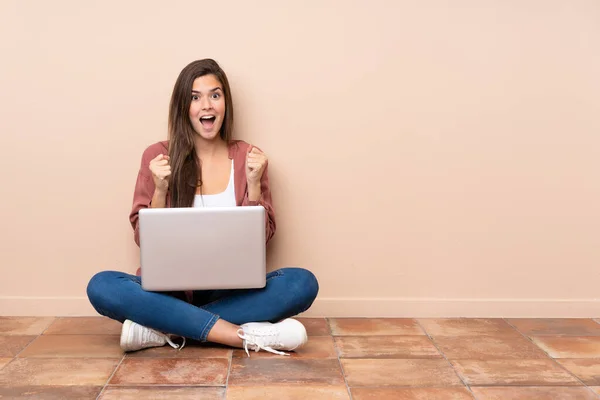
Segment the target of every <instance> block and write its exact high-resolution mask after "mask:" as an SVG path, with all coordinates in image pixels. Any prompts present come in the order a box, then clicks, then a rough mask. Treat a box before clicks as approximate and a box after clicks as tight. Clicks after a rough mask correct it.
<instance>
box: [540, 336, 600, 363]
mask: <svg viewBox="0 0 600 400" xmlns="http://www.w3.org/2000/svg"><path fill="white" fill-rule="evenodd" d="M531 339H532V340H533V342H534V343H535V344H537V345H538V346H539V347H540V348H541V349H543V350H544V351H545V352H547V353H548V354H549V355H550V356H551V357H553V358H600V337H594V336H587V337H580V336H578V337H565V336H563V337H558V336H534V337H532V338H531Z"/></svg>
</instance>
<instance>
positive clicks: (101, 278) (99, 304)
mask: <svg viewBox="0 0 600 400" xmlns="http://www.w3.org/2000/svg"><path fill="white" fill-rule="evenodd" d="M122 276H123V273H122V272H118V271H102V272H98V273H97V274H95V275H94V276H93V277H92V279H90V281H89V282H88V285H87V289H86V293H87V296H88V299H89V301H90V303H91V304H92V306H93V307H94V308H95V309H96V311H98V312H99V313H100V314H102V315H106V314H107V310H108V309H110V308H111V306H110V304H109V303H111V299H114V297H115V296H114V293H111V292H114V290H115V286H116V284H117V280H118V278H119V277H122Z"/></svg>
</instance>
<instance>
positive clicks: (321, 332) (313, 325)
mask: <svg viewBox="0 0 600 400" xmlns="http://www.w3.org/2000/svg"><path fill="white" fill-rule="evenodd" d="M296 319H297V320H298V321H300V322H302V325H304V327H305V328H306V333H307V334H308V336H309V337H310V336H329V335H330V334H331V333H330V332H329V325H328V324H327V320H326V319H325V318H296ZM599 326H600V325H599Z"/></svg>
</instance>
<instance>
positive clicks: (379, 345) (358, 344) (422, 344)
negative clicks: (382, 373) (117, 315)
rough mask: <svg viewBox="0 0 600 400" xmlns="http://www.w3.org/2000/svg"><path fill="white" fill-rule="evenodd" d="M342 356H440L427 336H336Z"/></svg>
mask: <svg viewBox="0 0 600 400" xmlns="http://www.w3.org/2000/svg"><path fill="white" fill-rule="evenodd" d="M335 344H336V346H337V348H338V350H339V354H340V357H344V358H442V355H441V354H440V352H439V351H438V350H437V349H436V348H435V346H434V345H433V343H432V342H431V340H430V339H429V338H428V337H427V336H337V337H336V338H335Z"/></svg>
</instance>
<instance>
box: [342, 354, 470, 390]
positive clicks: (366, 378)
mask: <svg viewBox="0 0 600 400" xmlns="http://www.w3.org/2000/svg"><path fill="white" fill-rule="evenodd" d="M341 363H342V367H343V368H344V372H345V374H346V380H347V382H348V386H350V387H355V386H437V387H439V386H460V385H462V383H461V382H460V380H459V378H458V377H457V376H456V374H455V373H454V371H453V370H452V368H451V367H450V365H449V364H448V362H447V361H446V360H399V359H364V358H361V359H349V358H344V359H342V360H341Z"/></svg>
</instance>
